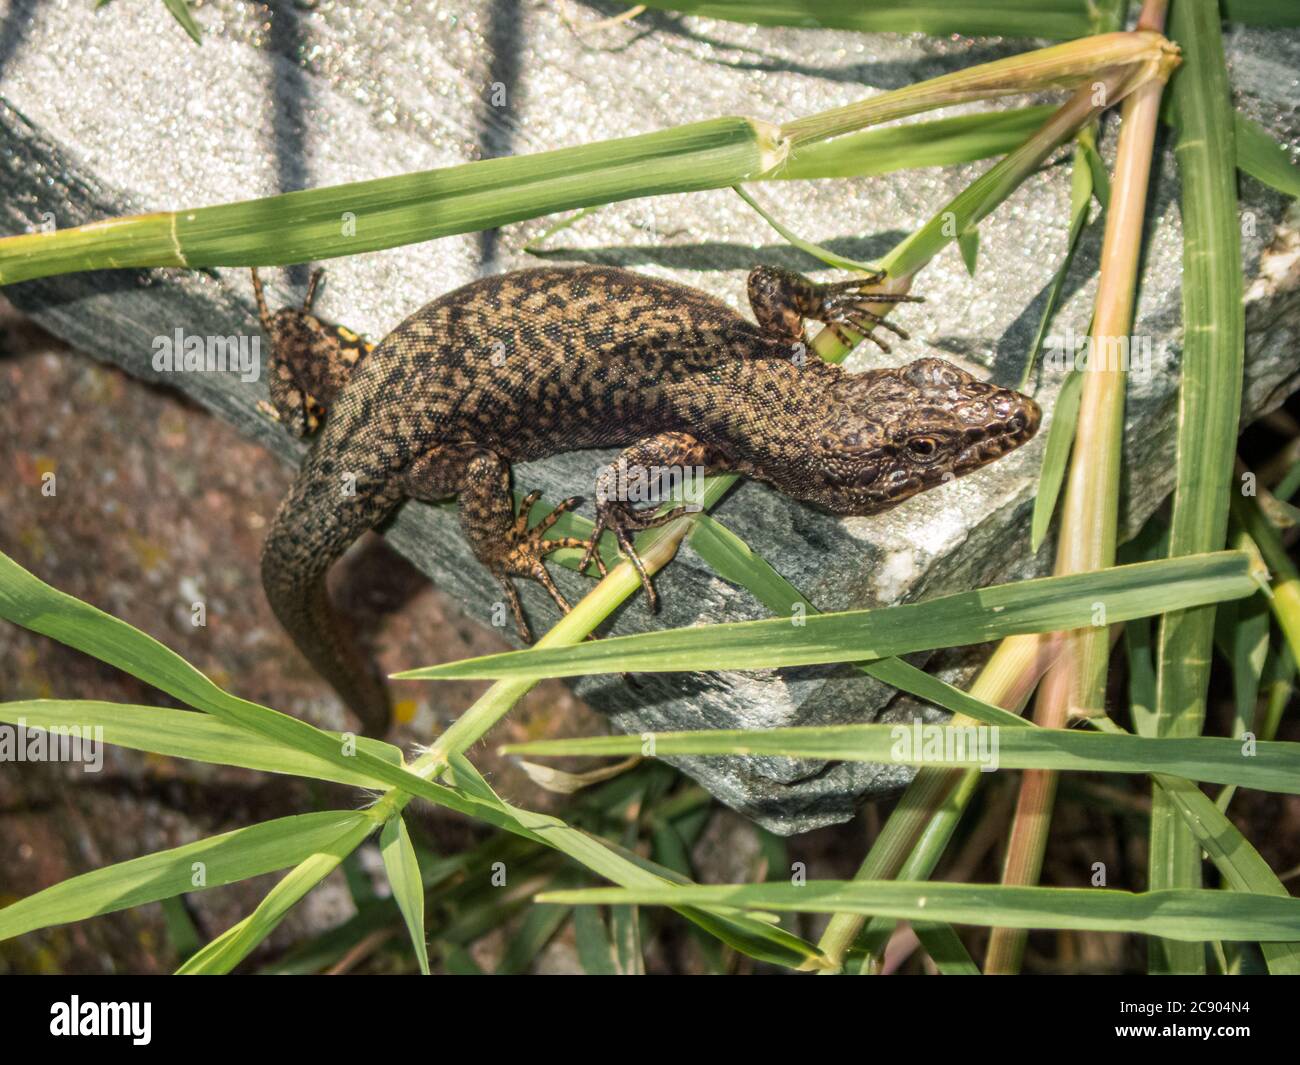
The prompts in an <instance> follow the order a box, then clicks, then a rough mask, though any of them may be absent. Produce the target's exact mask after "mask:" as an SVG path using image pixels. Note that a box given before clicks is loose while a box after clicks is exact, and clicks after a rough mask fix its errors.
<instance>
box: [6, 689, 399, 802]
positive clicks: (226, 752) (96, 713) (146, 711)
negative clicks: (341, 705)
mask: <svg viewBox="0 0 1300 1065" xmlns="http://www.w3.org/2000/svg"><path fill="white" fill-rule="evenodd" d="M0 721H2V722H5V723H6V724H9V725H15V726H16V725H19V724H20V723H25V724H26V727H28V728H44V729H70V728H81V729H82V730H83V731H84V730H86V729H92V728H101V729H103V738H104V742H105V743H111V744H113V745H114V746H116V747H127V748H129V749H131V750H134V751H149V752H150V753H152V754H162V755H166V756H168V757H171V758H188V759H190V760H191V761H195V762H208V763H210V764H212V765H235V766H240V767H241V768H243V769H256V770H260V771H261V772H264V773H286V774H289V775H292V776H298V777H312V778H314V779H316V780H331V781H334V782H335V783H338V784H351V785H354V786H355V787H359V788H381V787H383V783H382V782H381V781H379V780H378V779H376V778H375V777H373V776H370V775H368V774H366V773H364V772H361V771H359V770H355V769H354V770H351V771H348V770H344V769H341V768H339V767H338V766H337V765H335V764H333V763H332V762H327V761H324V760H323V759H320V758H317V757H315V756H313V755H310V754H306V753H304V752H302V751H298V750H294V749H293V748H291V747H286V746H284V745H283V744H279V743H273V742H271V741H270V740H267V739H264V738H263V737H261V736H254V735H250V734H249V732H248V731H247V730H246V729H242V728H238V727H236V726H234V725H227V724H226V723H225V722H223V721H218V720H217V719H216V718H214V717H211V716H209V715H208V714H203V713H196V712H194V711H190V710H175V709H171V708H168V707H161V706H133V705H130V704H125V703H105V702H99V701H97V700H91V699H87V700H81V699H31V700H27V701H20V702H13V703H0ZM326 735H329V736H334V737H335V738H336V739H337V740H338V742H339V744H340V746H342V744H343V742H344V739H343V737H342V736H341V735H340V734H339V733H334V732H330V733H326ZM356 744H357V746H358V747H359V748H363V749H365V750H366V751H368V752H370V753H371V754H372V755H374V756H375V757H376V758H381V759H383V760H384V761H386V762H388V763H390V764H391V765H394V766H400V765H401V764H402V752H401V751H400V750H399V749H398V748H396V747H394V746H393V745H392V744H390V743H384V742H382V741H381V740H372V739H369V738H367V737H365V736H358V737H357V738H356Z"/></svg>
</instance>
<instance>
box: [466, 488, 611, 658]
mask: <svg viewBox="0 0 1300 1065" xmlns="http://www.w3.org/2000/svg"><path fill="white" fill-rule="evenodd" d="M541 495H542V493H541V492H529V493H528V495H527V496H525V497H524V500H523V502H522V503H521V504H520V506H519V514H518V515H517V516H516V518H515V523H514V527H513V528H512V529H511V536H510V545H509V547H508V548H507V549H506V550H505V551H504V552H503V553H502V555H501V556H500V558H499V559H497V560H495V564H494V565H492V566H491V567H489V568H490V569H491V570H492V576H494V577H495V578H496V579H497V583H499V584H500V585H501V587H502V588H503V589H504V590H505V593H506V602H508V603H509V604H510V610H511V613H513V614H514V617H515V626H516V628H517V629H518V630H519V638H520V639H521V640H523V642H524V643H532V642H533V634H532V631H531V630H530V629H529V628H528V622H527V620H526V619H525V618H524V609H523V606H522V604H521V603H520V602H519V593H518V592H517V591H516V590H515V586H514V585H513V584H512V583H511V578H512V577H528V578H530V579H531V580H535V581H537V583H538V584H540V585H541V586H542V587H543V588H545V589H546V590H547V592H549V593H550V596H551V598H552V599H554V600H555V605H556V606H558V607H559V608H560V610H561V612H563V613H565V614H567V613H568V612H569V611H570V610H572V609H573V607H572V606H570V605H569V601H568V600H567V599H565V598H564V595H563V594H562V593H561V592H560V590H559V588H557V587H556V586H555V582H554V581H553V580H552V579H551V575H550V574H549V573H548V572H547V571H546V565H545V563H544V561H543V560H544V559H545V558H546V556H547V555H549V554H550V553H551V552H552V551H558V550H560V549H561V548H564V547H571V548H574V549H577V548H585V549H588V550H590V548H591V544H592V542H591V541H590V540H581V539H579V538H577V537H576V536H559V537H556V538H555V539H553V540H547V539H545V534H546V532H547V530H549V529H550V528H551V526H553V525H554V524H555V523H556V522H557V521H559V519H560V515H562V514H564V513H565V512H566V511H568V510H571V509H572V508H573V507H575V506H576V505H577V503H578V499H577V497H576V496H574V497H572V498H570V499H566V500H564V501H563V502H562V503H560V504H559V505H558V506H557V507H556V508H555V509H554V510H552V511H551V512H550V513H549V514H548V515H546V517H544V518H543V519H542V520H541V521H539V522H538V523H537V524H536V525H534V526H533V527H532V528H531V529H530V528H529V527H528V513H529V511H531V510H532V508H533V504H534V503H536V502H537V500H538V499H540V498H541Z"/></svg>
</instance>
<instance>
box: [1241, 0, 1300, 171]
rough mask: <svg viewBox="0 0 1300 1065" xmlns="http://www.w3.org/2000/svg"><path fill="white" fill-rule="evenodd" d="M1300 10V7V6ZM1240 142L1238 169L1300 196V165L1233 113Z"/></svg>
mask: <svg viewBox="0 0 1300 1065" xmlns="http://www.w3.org/2000/svg"><path fill="white" fill-rule="evenodd" d="M1297 9H1298V10H1300V5H1297ZM1232 121H1233V129H1234V131H1235V138H1236V142H1237V166H1238V168H1239V169H1241V170H1244V171H1245V172H1246V173H1247V174H1249V175H1250V176H1251V177H1253V178H1256V179H1257V180H1259V181H1262V182H1263V183H1264V184H1265V185H1268V186H1270V187H1271V188H1274V189H1277V191H1278V192H1281V193H1285V194H1286V195H1287V196H1300V166H1296V165H1295V163H1293V162H1292V161H1291V153H1290V152H1288V151H1287V150H1286V148H1285V147H1284V146H1283V145H1281V144H1279V143H1278V142H1277V141H1276V140H1275V139H1274V138H1273V137H1272V136H1270V135H1269V133H1268V131H1267V130H1265V129H1264V127H1263V126H1261V125H1260V124H1259V123H1258V122H1255V121H1253V120H1252V119H1249V118H1247V117H1246V116H1245V115H1243V114H1241V112H1239V111H1234V112H1233V114H1232Z"/></svg>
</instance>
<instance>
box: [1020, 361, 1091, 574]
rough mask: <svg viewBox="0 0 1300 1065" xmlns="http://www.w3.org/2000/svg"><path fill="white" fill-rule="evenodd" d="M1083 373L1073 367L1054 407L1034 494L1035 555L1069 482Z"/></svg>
mask: <svg viewBox="0 0 1300 1065" xmlns="http://www.w3.org/2000/svg"><path fill="white" fill-rule="evenodd" d="M1082 389H1083V374H1082V373H1080V372H1079V371H1078V370H1071V371H1070V374H1069V376H1068V377H1066V379H1065V383H1064V384H1063V385H1061V390H1060V391H1059V392H1058V393H1057V394H1056V406H1055V407H1053V408H1052V424H1051V427H1050V428H1049V429H1048V431H1047V447H1045V448H1044V449H1043V468H1042V469H1041V470H1040V471H1039V473H1038V493H1037V494H1036V495H1035V496H1034V519H1033V523H1032V527H1031V531H1030V541H1029V549H1030V550H1031V551H1033V552H1034V553H1035V554H1037V553H1038V549H1039V548H1040V547H1042V546H1043V541H1044V540H1045V539H1046V538H1047V529H1048V526H1050V525H1051V524H1052V514H1053V512H1054V511H1055V510H1056V501H1057V499H1058V498H1060V494H1061V485H1062V484H1064V483H1065V468H1066V465H1067V464H1068V463H1069V461H1070V448H1071V446H1072V445H1073V444H1074V431H1075V428H1076V427H1077V426H1078V424H1079V402H1080V399H1081V397H1082Z"/></svg>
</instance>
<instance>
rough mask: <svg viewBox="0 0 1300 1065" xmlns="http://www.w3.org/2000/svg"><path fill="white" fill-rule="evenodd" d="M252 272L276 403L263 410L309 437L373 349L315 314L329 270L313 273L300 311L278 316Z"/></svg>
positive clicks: (296, 433) (288, 310) (265, 405)
mask: <svg viewBox="0 0 1300 1065" xmlns="http://www.w3.org/2000/svg"><path fill="white" fill-rule="evenodd" d="M252 272H253V294H254V296H255V297H256V299H257V315H258V319H259V321H260V322H261V325H262V331H263V332H264V333H265V334H266V337H267V340H268V341H269V343H270V349H271V350H270V357H269V358H268V359H267V370H268V387H269V390H270V394H271V399H270V402H269V403H265V402H263V403H259V404H258V408H259V409H260V410H262V411H263V412H264V413H266V414H268V415H270V417H271V418H272V419H274V420H275V421H278V422H280V424H281V425H283V426H284V427H285V428H286V429H288V430H289V432H290V433H292V434H293V435H294V436H296V437H304V436H310V435H311V434H313V433H315V432H316V430H317V429H319V428H320V426H321V423H322V422H323V421H324V419H325V416H326V414H327V413H328V411H329V407H330V405H331V404H332V403H333V402H334V398H335V396H337V395H338V393H339V392H340V391H342V389H343V386H344V385H345V384H346V383H347V381H348V378H349V377H351V375H352V371H353V370H354V369H355V368H356V367H357V366H358V365H359V364H360V363H361V362H362V361H363V360H364V359H365V357H366V356H367V355H369V354H370V352H371V351H372V350H373V349H374V345H373V344H370V343H369V342H367V341H366V340H364V339H363V338H362V337H360V336H358V335H357V334H356V333H354V332H352V331H351V330H350V329H346V328H344V327H343V326H339V325H332V324H330V323H328V322H325V321H323V320H322V319H320V318H318V317H316V315H315V314H313V313H312V305H313V304H314V303H315V300H316V292H317V289H318V288H319V285H320V280H321V276H322V274H323V273H324V270H322V269H317V270H316V271H314V272H313V273H312V275H311V280H310V281H309V282H308V285H307V295H306V298H305V299H304V300H303V304H302V307H301V308H299V307H282V308H280V309H279V310H278V311H275V312H274V313H272V311H271V309H270V308H269V307H268V306H267V303H266V296H265V294H264V292H263V290H262V280H261V278H260V277H259V276H258V274H257V270H256V268H254V269H253V271H252Z"/></svg>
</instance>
